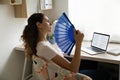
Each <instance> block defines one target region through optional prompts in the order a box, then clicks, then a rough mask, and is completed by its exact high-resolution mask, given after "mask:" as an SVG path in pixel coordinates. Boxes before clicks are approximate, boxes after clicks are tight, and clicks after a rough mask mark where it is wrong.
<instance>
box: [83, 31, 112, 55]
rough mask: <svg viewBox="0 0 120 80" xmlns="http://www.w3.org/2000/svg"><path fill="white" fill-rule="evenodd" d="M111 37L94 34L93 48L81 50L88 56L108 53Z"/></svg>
mask: <svg viewBox="0 0 120 80" xmlns="http://www.w3.org/2000/svg"><path fill="white" fill-rule="evenodd" d="M109 38H110V35H108V34H103V33H98V32H94V33H93V37H92V41H91V46H90V47H82V48H81V50H82V51H84V52H86V53H88V54H99V53H105V52H106V51H107V47H108V43H109Z"/></svg>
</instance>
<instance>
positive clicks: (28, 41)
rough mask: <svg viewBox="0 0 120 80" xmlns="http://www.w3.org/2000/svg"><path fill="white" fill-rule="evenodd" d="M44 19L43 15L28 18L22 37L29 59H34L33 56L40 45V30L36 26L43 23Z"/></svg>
mask: <svg viewBox="0 0 120 80" xmlns="http://www.w3.org/2000/svg"><path fill="white" fill-rule="evenodd" d="M43 18H44V14H43V13H34V14H32V15H31V16H30V17H29V18H28V24H27V25H26V26H25V28H24V30H23V34H22V36H21V38H22V40H23V42H24V46H25V52H26V55H27V56H28V57H30V58H31V57H32V55H33V54H34V55H36V52H37V51H36V46H37V43H38V28H37V26H36V22H40V23H42V21H43Z"/></svg>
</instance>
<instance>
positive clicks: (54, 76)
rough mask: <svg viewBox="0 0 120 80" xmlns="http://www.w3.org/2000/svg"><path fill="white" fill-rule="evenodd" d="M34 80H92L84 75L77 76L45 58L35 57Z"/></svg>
mask: <svg viewBox="0 0 120 80" xmlns="http://www.w3.org/2000/svg"><path fill="white" fill-rule="evenodd" d="M32 60H33V80H92V79H91V78H90V77H89V76H87V75H84V74H80V73H78V74H76V73H73V72H71V71H69V70H66V69H64V68H61V67H60V66H58V65H56V64H55V63H53V62H51V61H47V60H46V59H44V58H41V57H37V56H33V57H32Z"/></svg>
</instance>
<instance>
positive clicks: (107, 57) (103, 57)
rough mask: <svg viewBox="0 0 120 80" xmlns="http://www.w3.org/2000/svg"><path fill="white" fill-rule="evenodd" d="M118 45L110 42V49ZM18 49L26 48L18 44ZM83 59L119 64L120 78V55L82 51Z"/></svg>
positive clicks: (86, 44)
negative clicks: (92, 53)
mask: <svg viewBox="0 0 120 80" xmlns="http://www.w3.org/2000/svg"><path fill="white" fill-rule="evenodd" d="M88 45H90V42H83V44H82V46H88ZM118 47H120V44H109V45H108V50H110V49H112V48H118ZM16 50H21V51H24V48H23V47H21V46H18V47H16ZM73 55H74V49H73V51H72V54H71V56H73ZM81 59H84V60H92V61H99V62H107V63H113V64H118V65H119V80H120V55H119V56H114V55H111V54H107V53H104V54H98V55H90V54H87V53H85V52H81Z"/></svg>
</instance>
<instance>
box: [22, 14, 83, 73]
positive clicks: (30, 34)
mask: <svg viewBox="0 0 120 80" xmlns="http://www.w3.org/2000/svg"><path fill="white" fill-rule="evenodd" d="M49 32H51V23H50V20H49V18H48V17H47V16H46V15H44V14H43V13H34V14H33V15H31V16H30V17H29V19H28V25H26V26H25V29H24V31H23V35H22V36H21V37H22V39H23V41H24V44H25V50H26V53H27V54H26V55H27V56H28V57H32V56H33V55H36V56H40V57H43V58H45V59H47V60H50V61H52V62H54V63H56V64H57V65H59V66H61V67H62V68H65V69H67V70H70V71H72V72H75V73H77V72H78V70H79V66H80V60H81V58H80V49H81V43H82V40H83V37H84V34H83V33H81V32H80V31H78V30H74V37H75V41H76V45H75V47H76V48H75V55H74V56H73V59H72V61H71V62H69V61H68V60H67V59H65V58H64V57H62V56H60V55H59V52H58V51H57V50H56V49H55V48H54V47H52V45H51V44H50V43H49V42H48V41H47V39H46V36H47V34H49ZM76 32H77V33H76Z"/></svg>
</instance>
